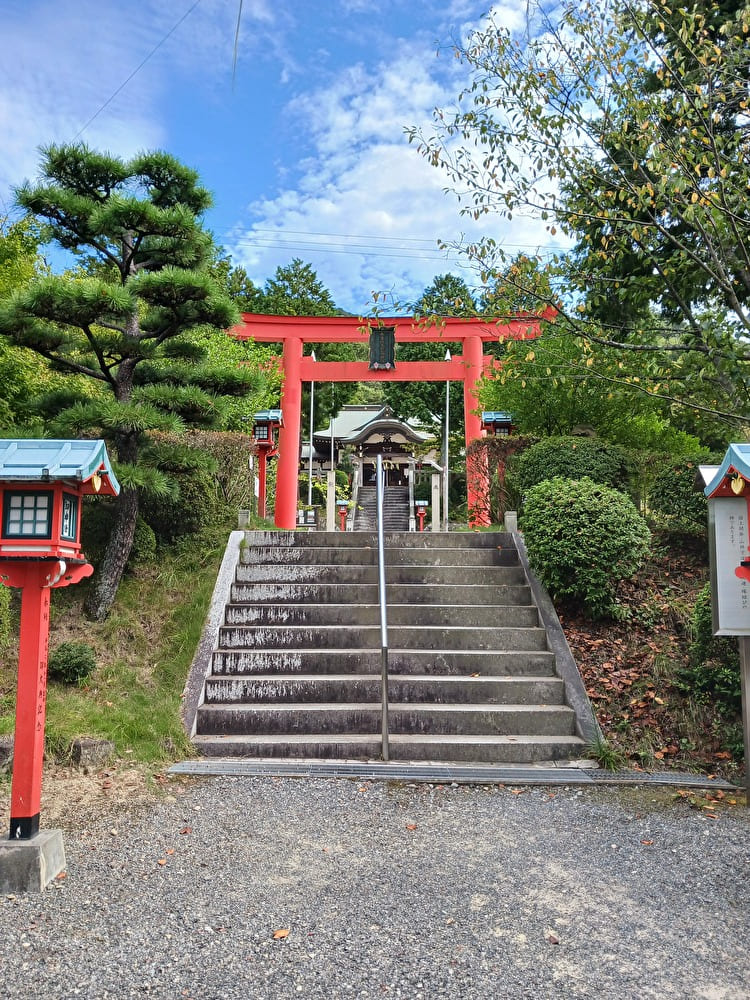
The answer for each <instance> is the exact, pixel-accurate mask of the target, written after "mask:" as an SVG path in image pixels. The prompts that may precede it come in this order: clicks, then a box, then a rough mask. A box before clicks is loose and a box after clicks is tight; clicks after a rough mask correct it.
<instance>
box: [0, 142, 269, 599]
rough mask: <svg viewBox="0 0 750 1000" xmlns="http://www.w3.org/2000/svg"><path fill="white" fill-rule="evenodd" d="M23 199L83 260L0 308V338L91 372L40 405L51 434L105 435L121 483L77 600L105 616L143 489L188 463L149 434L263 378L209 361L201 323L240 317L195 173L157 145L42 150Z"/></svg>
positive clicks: (216, 407)
mask: <svg viewBox="0 0 750 1000" xmlns="http://www.w3.org/2000/svg"><path fill="white" fill-rule="evenodd" d="M17 200H18V203H19V205H20V206H22V207H23V208H25V209H26V210H27V212H29V213H30V214H31V215H33V216H35V217H36V218H37V219H39V220H41V221H43V222H44V223H46V225H47V227H48V232H49V233H50V235H51V238H52V239H53V240H54V241H55V242H56V243H57V244H58V245H59V246H60V247H62V248H63V249H65V250H68V251H71V252H72V253H73V254H75V255H77V256H78V257H79V259H81V260H82V261H83V262H84V264H83V266H82V267H80V268H79V269H77V270H76V271H74V272H72V273H67V274H64V275H53V276H47V277H41V278H39V279H37V280H35V281H34V282H32V283H31V284H30V285H29V286H28V287H26V288H24V289H22V290H21V291H17V292H14V293H13V294H11V295H10V296H9V297H8V298H6V299H5V300H4V301H2V302H0V335H2V336H4V337H5V338H7V340H8V341H9V342H11V343H13V344H16V345H19V346H22V347H26V348H29V349H31V350H32V351H35V352H36V353H37V354H38V355H40V356H41V357H43V358H46V359H47V361H48V362H49V364H50V365H51V366H52V367H53V368H54V369H55V370H57V371H58V372H62V373H67V374H69V375H73V374H77V375H79V376H84V377H85V379H84V380H82V379H80V378H79V379H75V380H71V381H74V382H75V383H76V390H75V391H71V392H67V393H66V392H63V393H61V392H59V391H58V392H56V393H54V394H52V395H51V396H49V397H47V398H45V399H42V400H41V401H40V408H41V409H42V411H43V412H44V415H45V417H46V419H47V420H48V423H47V426H48V428H49V430H50V432H51V433H53V434H56V435H59V436H64V437H73V436H86V437H96V436H101V437H104V438H105V439H106V440H107V441H108V443H109V446H110V449H111V453H112V457H113V460H114V462H115V468H116V472H117V476H118V478H119V480H120V482H121V484H122V491H121V493H120V496H119V497H118V498H117V503H116V508H115V509H116V515H115V518H114V524H113V526H112V531H111V534H110V538H109V542H108V545H107V548H106V551H105V553H104V556H103V558H102V561H101V564H100V566H99V567H98V572H97V575H96V577H95V578H94V582H93V585H92V587H91V589H90V591H89V593H88V596H87V598H86V604H85V610H86V613H87V614H88V615H89V616H90V617H92V618H94V619H101V618H104V617H106V615H107V613H108V612H109V609H110V607H111V606H112V603H113V601H114V599H115V596H116V594H117V588H118V585H119V582H120V579H121V577H122V574H123V571H124V569H125V565H126V563H127V559H128V556H129V554H130V550H131V547H132V542H133V535H134V532H135V526H136V518H137V515H138V503H139V494H141V493H142V492H151V493H153V494H156V495H159V494H161V495H166V494H169V493H173V492H174V490H175V485H174V480H172V479H170V476H169V470H170V469H171V470H173V471H174V470H176V469H179V468H180V467H182V468H185V467H189V466H190V465H191V463H195V462H196V457H195V455H194V454H193V455H191V454H190V451H189V449H184V450H180V449H175V448H174V446H172V447H171V448H167V447H166V446H165V445H164V444H163V443H161V444H160V442H159V436H158V434H154V432H158V431H171V432H173V433H174V432H180V431H182V430H184V429H185V428H186V427H196V426H197V427H211V426H217V425H218V424H219V422H220V418H221V404H222V397H223V396H225V395H233V394H241V393H244V392H247V391H249V390H250V389H251V388H253V387H254V386H255V385H256V384H257V382H258V379H259V377H260V376H259V375H258V373H256V372H253V371H252V370H250V369H237V368H229V367H227V366H223V367H222V366H217V365H215V364H210V363H206V362H205V354H206V351H205V348H204V347H203V346H202V344H201V340H203V341H204V342H205V335H206V330H207V329H213V330H214V331H215V334H216V335H221V336H223V335H224V334H223V333H220V331H223V330H224V329H226V328H227V327H229V326H230V325H232V324H233V323H235V322H237V319H238V314H237V310H236V307H235V306H234V305H233V304H232V302H231V301H230V299H229V298H228V296H227V295H226V294H225V293H224V292H222V291H221V289H220V288H219V287H218V286H217V284H216V282H215V280H214V279H213V278H212V277H211V275H210V273H209V271H208V268H207V265H208V263H209V262H210V259H211V254H212V251H213V246H212V242H211V238H210V236H209V235H208V234H207V233H206V232H204V231H203V229H202V228H201V225H200V222H199V218H198V217H199V216H200V215H201V213H203V212H204V211H205V209H206V208H207V207H208V206H209V204H210V195H209V193H208V191H206V190H205V189H204V188H203V187H201V186H200V185H199V183H198V177H197V174H196V173H195V172H194V171H192V170H190V169H188V168H187V167H185V166H183V165H182V164H180V163H179V162H178V161H177V160H175V159H174V158H173V157H171V156H169V155H168V154H167V153H164V152H147V153H143V154H140V155H138V156H136V157H135V158H134V159H132V160H129V161H125V160H122V159H119V158H117V157H113V156H111V155H109V154H106V153H99V152H96V151H92V150H90V149H89V148H88V147H86V146H84V145H61V146H49V147H48V148H47V149H45V150H43V153H42V164H41V176H40V180H39V183H37V184H26V185H24V186H23V187H21V188H20V189H19V190H18V191H17ZM82 381H83V382H84V384H85V385H86V387H87V388H86V391H85V392H82V391H81V389H80V385H81V382H82Z"/></svg>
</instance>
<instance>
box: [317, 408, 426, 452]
mask: <svg viewBox="0 0 750 1000" xmlns="http://www.w3.org/2000/svg"><path fill="white" fill-rule="evenodd" d="M386 427H390V428H397V429H399V430H402V431H403V433H404V434H405V435H406V436H407V437H409V438H410V439H411V440H413V441H429V440H430V439H431V438H432V437H433V435H432V434H425V433H423V432H422V431H420V430H417V429H416V428H415V427H412V425H411V424H409V423H408V422H407V421H405V420H399V418H398V417H396V416H395V415H394V413H393V410H391V408H390V407H389V406H378V405H372V406H344V407H342V409H341V410H340V411H339V412H338V413H337V414H336V416H335V418H334V419H333V428H331V424H330V423H329V424H328V427H326V428H325V429H323V430H320V431H315V433H314V434H313V439H316V438H317V439H318V440H319V441H326V440H330V438H331V434H333V438H334V440H336V441H338V442H339V443H352V442H355V441H358V440H360V439H362V438H364V437H366V436H367V435H368V434H371V433H373V432H375V431H377V430H379V429H383V428H386Z"/></svg>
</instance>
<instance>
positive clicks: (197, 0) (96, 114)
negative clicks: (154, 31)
mask: <svg viewBox="0 0 750 1000" xmlns="http://www.w3.org/2000/svg"><path fill="white" fill-rule="evenodd" d="M200 2H201V0H195V3H194V4H193V5H192V7H190V8H188V10H186V11H185V13H184V14H183V15H182V17H181V18H180V19H179V20H178V21H177V22H176V23H175V24H173V25H172V27H171V28H170V29H169V31H168V32H167V33H166V35H164V37H163V38H162V39H161V40H160V41H159V42H157V44H156V45H155V46H154V47H153V49H151V51H150V52H149V54H148V55H147V56H146V57H145V58H144V59H143V60H141V62H140V63H139V64H138V65H137V66H136V68H135V69H134V70H133V72H132V73H131V74H130V76H129V77H128V78H127V79H126V80H123V82H122V83H121V84H120V86H119V87H118V88H117V90H116V91H115V92H114V93H113V94H112V95H111V96H110V97H108V98H107V100H106V101H105V102H104V104H102V106H101V107H100V108H99V109H98V111H95V112H94V114H93V115H92V116H91V117H90V118H89V120H88V121H87V122H86V124H85V125H82V126H81V128H79V129H78V131H77V132H76V134H75V135H74V136H73V142H75V141H76V139H78V138H79V136H81V135H83V133H84V132H85V131H86V129H87V128H88V127H89V125H90V124H91V123H92V122H93V121H94V120H95V119H96V118H98V117H99V115H100V114H101V113H102V111H104V109H105V108H106V107H108V106H109V105H110V104H111V103H112V101H114V99H115V98H116V97H117V95H118V94H119V93H120V92H121V91H122V90H124V89H125V87H127V85H128V84H129V83H130V81H131V80H132V79H133V77H134V76H135V75H136V73H138V72H139V71H140V70H142V69H143V67H144V66H145V65H146V63H147V62H148V61H149V59H150V58H151V56H152V55H154V53H156V52H158V51H159V49H160V48H161V47H162V45H163V44H164V43H165V42H166V41H167V39H168V38H170V37H171V36H172V35H173V34H174V33H175V31H177V29H178V28H179V26H180V25H181V24H182V22H183V21H184V20H185V19H186V18H187V17H189V16H190V14H192V13H193V11H194V10H195V8H196V7H197V6H198V4H199V3H200Z"/></svg>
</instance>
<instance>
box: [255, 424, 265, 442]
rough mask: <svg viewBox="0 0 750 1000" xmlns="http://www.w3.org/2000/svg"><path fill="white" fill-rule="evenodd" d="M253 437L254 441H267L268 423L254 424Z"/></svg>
mask: <svg viewBox="0 0 750 1000" xmlns="http://www.w3.org/2000/svg"><path fill="white" fill-rule="evenodd" d="M255 439H256V441H267V440H268V424H256V426H255Z"/></svg>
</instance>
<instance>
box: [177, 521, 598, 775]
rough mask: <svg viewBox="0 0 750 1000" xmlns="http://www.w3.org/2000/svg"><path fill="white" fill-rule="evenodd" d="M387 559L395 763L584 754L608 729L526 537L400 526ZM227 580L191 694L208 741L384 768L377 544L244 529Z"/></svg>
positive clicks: (209, 750)
mask: <svg viewBox="0 0 750 1000" xmlns="http://www.w3.org/2000/svg"><path fill="white" fill-rule="evenodd" d="M236 536H240V537H239V538H237V537H236ZM230 550H231V551H230ZM385 560H386V577H387V601H388V619H389V673H390V676H389V684H388V695H389V730H390V733H391V736H390V755H391V758H392V759H395V760H399V759H400V760H414V761H419V760H430V761H474V762H493V763H529V762H535V761H549V760H561V759H571V758H577V757H580V756H582V755H583V750H584V747H585V744H586V743H587V742H588V741H590V740H591V739H593V738H594V737H595V735H596V731H597V730H596V723H595V721H594V718H593V714H592V712H591V708H590V705H589V703H588V699H587V698H586V695H585V690H584V689H583V684H582V681H581V679H580V675H579V673H578V670H577V667H576V666H575V663H574V662H573V660H572V657H571V656H570V651H569V650H568V648H567V644H566V643H565V640H564V636H563V635H562V630H561V629H560V626H559V622H557V618H556V616H555V615H554V609H552V606H551V603H549V600H548V598H547V599H546V601H547V603H545V600H544V598H545V597H546V595H544V592H543V591H542V590H541V588H539V585H538V582H537V581H535V580H534V578H533V575H532V574H531V573H530V570H529V569H528V565H527V563H526V560H525V553H524V551H523V545H522V542H521V541H520V537H519V536H515V535H510V534H505V533H497V534H492V533H469V532H467V533H462V532H452V533H450V534H440V533H404V532H394V533H392V534H389V535H387V536H386V554H385ZM232 568H233V570H234V572H233V573H232ZM230 578H231V582H230ZM219 583H220V586H219V585H217V594H216V595H215V600H214V604H213V606H212V613H211V615H210V616H209V622H208V626H207V633H206V634H204V640H203V641H202V643H201V649H199V652H198V655H197V656H196V661H195V663H194V666H193V670H192V671H191V678H190V681H189V683H188V687H187V688H186V693H185V699H184V704H185V722H186V725H187V727H188V729H189V731H190V733H191V735H192V737H193V740H194V743H195V746H196V748H197V749H198V750H199V751H200V752H202V753H203V754H205V755H214V756H258V757H308V758H337V759H342V758H353V759H379V758H380V753H381V743H380V731H381V719H382V712H381V705H380V689H381V688H380V684H381V682H380V670H381V649H380V624H379V606H378V601H379V599H378V585H377V549H376V540H375V538H374V536H373V535H371V534H370V533H367V532H347V533H341V532H334V533H326V532H246V533H244V535H243V534H242V533H241V532H235V533H233V536H232V539H230V546H229V549H228V553H227V556H226V557H225V560H224V564H223V565H222V571H221V573H220V581H219ZM540 599H541V604H542V606H541V607H540ZM561 640H562V642H561ZM209 646H210V647H211V649H210V653H209V651H208V650H209Z"/></svg>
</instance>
